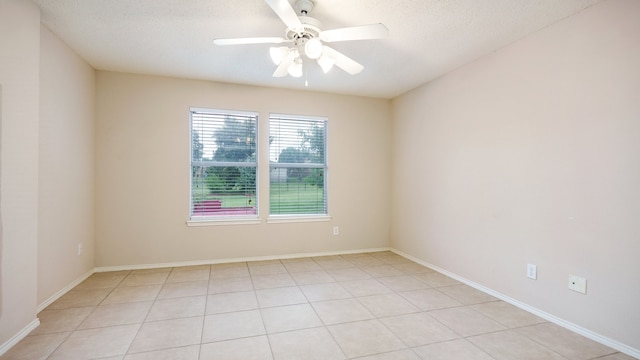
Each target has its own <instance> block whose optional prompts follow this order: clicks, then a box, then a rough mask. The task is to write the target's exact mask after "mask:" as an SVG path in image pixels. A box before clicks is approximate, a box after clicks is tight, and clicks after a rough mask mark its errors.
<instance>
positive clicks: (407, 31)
mask: <svg viewBox="0 0 640 360" xmlns="http://www.w3.org/2000/svg"><path fill="white" fill-rule="evenodd" d="M34 1H35V3H36V4H38V6H40V8H41V9H42V22H43V23H44V24H45V26H47V27H48V28H49V29H51V30H52V31H53V32H54V33H56V34H57V35H58V36H59V37H61V38H62V39H63V40H64V41H65V42H66V43H67V44H68V45H69V46H70V47H71V48H73V49H74V50H75V51H76V52H77V53H78V54H79V55H80V56H82V57H83V58H84V59H85V60H86V61H87V62H88V63H89V64H91V65H92V66H93V67H94V68H96V69H98V70H112V71H122V72H131V73H141V74H157V75H166V76H175V77H183V78H193V79H204V80H214V81H222V82H231V83H240V84H250V85H260V86H270V87H282V88H294V89H305V86H304V78H292V77H290V76H287V77H285V78H273V77H272V76H271V74H272V73H273V71H274V70H275V65H273V63H272V62H271V60H270V58H269V46H270V45H237V46H214V45H213V43H212V40H213V39H214V38H226V37H254V36H278V37H280V36H284V31H285V25H284V24H283V23H282V21H281V20H280V19H279V18H278V17H277V15H276V14H275V13H274V12H273V11H272V10H271V8H270V7H269V6H268V5H267V3H265V1H264V0H34ZM293 1H294V0H291V2H292V3H293ZM599 1H601V0H395V1H390V0H314V2H315V3H316V6H315V9H314V10H313V11H312V12H311V13H310V14H309V15H310V16H311V17H314V18H316V19H317V20H319V21H321V22H322V24H323V30H328V29H333V28H340V27H347V26H355V25H363V24H371V23H378V22H381V23H384V24H385V25H386V26H387V28H389V30H390V32H391V35H390V37H388V38H386V39H382V40H365V41H352V42H341V43H333V44H332V47H333V48H335V49H336V50H338V51H341V52H342V53H344V54H345V55H347V56H349V57H351V58H353V59H354V60H356V61H358V62H360V63H361V64H362V65H364V67H365V69H364V71H362V72H361V73H360V74H357V75H348V74H346V73H345V72H343V71H342V70H340V69H339V68H335V67H334V68H333V69H332V70H331V71H330V72H329V73H328V74H323V73H322V71H321V69H320V68H319V67H318V66H317V64H315V63H311V62H310V63H309V66H308V68H307V69H308V81H309V86H308V88H307V89H309V90H313V91H322V92H331V93H340V94H353V95H362V96H372V97H380V98H393V97H395V96H397V95H400V94H402V93H404V92H406V91H408V90H411V89H413V88H415V87H417V86H419V85H421V84H424V83H425V82H428V81H430V80H433V79H435V78H437V77H439V76H441V75H443V74H445V73H447V72H448V71H451V70H453V69H455V68H457V67H459V66H461V65H463V64H465V63H468V62H470V61H473V60H475V59H477V58H479V57H481V56H483V55H485V54H488V53H491V52H493V51H495V50H497V49H499V48H501V47H503V46H505V45H507V44H509V43H512V42H514V41H516V40H518V39H521V38H523V37H525V36H526V35H528V34H530V33H532V32H535V31H537V30H540V29H542V28H544V27H546V26H549V25H550V24H552V23H554V22H557V21H559V20H561V19H563V18H566V17H568V16H571V15H573V14H575V13H577V12H579V11H580V10H582V9H584V8H586V7H589V6H591V5H593V4H595V3H597V2H599Z"/></svg>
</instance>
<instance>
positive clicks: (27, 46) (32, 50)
mask: <svg viewBox="0 0 640 360" xmlns="http://www.w3.org/2000/svg"><path fill="white" fill-rule="evenodd" d="M39 37H40V12H39V10H38V8H37V7H36V6H35V5H34V4H33V3H32V2H31V1H24V0H0V92H1V93H0V129H1V130H0V134H1V138H0V156H1V160H0V187H1V191H2V192H1V194H0V206H1V211H0V214H1V218H0V221H1V222H2V227H1V229H2V234H1V236H0V353H1V352H2V351H3V350H5V349H6V347H7V346H9V344H8V343H10V342H11V341H13V340H15V338H14V337H15V336H16V335H18V334H19V333H20V332H21V331H23V330H24V331H26V330H28V328H29V327H30V326H33V325H35V324H37V323H36V322H35V321H36V308H37V305H38V304H37V260H38V253H37V251H38V250H37V245H38V106H39V105H38V104H39V90H38V72H39V71H38V68H39V51H40V49H39ZM22 334H23V335H25V333H22Z"/></svg>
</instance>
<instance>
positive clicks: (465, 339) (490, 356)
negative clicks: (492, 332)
mask: <svg viewBox="0 0 640 360" xmlns="http://www.w3.org/2000/svg"><path fill="white" fill-rule="evenodd" d="M474 336H481V335H473V336H467V337H460V338H457V339H452V340H445V341H436V342H433V343H431V344H427V345H420V346H415V347H414V349H415V348H419V347H423V346H430V345H434V344H443V343H446V342H451V341H458V340H464V341H466V342H467V343H468V344H469V345H471V346H473V347H474V348H476V349H478V350H479V351H482V352H483V353H484V354H485V355H487V356H488V357H489V358H491V359H494V360H499V359H497V358H496V357H494V356H493V355H491V354H489V353H488V352H487V351H486V350H485V349H483V348H481V347H480V346H478V345H476V344H474V343H473V342H471V341H469V340H468V338H470V337H474ZM418 357H420V358H422V357H421V356H420V355H418Z"/></svg>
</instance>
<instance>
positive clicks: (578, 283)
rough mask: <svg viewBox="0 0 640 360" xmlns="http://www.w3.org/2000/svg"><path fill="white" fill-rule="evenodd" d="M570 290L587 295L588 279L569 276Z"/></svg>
mask: <svg viewBox="0 0 640 360" xmlns="http://www.w3.org/2000/svg"><path fill="white" fill-rule="evenodd" d="M569 289H571V290H573V291H576V292H579V293H581V294H586V293H587V279H585V278H582V277H580V276H575V275H569Z"/></svg>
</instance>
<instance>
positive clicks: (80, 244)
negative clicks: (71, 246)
mask: <svg viewBox="0 0 640 360" xmlns="http://www.w3.org/2000/svg"><path fill="white" fill-rule="evenodd" d="M83 251H84V248H83V247H82V243H78V256H80V255H82V252H83Z"/></svg>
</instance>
